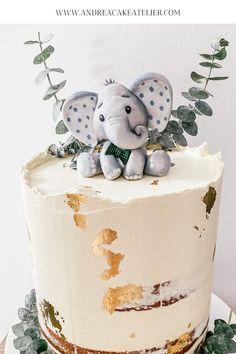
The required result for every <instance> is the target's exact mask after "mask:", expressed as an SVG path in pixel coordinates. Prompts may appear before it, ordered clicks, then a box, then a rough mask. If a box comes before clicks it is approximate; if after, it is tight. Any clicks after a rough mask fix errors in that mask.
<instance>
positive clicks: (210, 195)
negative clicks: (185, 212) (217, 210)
mask: <svg viewBox="0 0 236 354" xmlns="http://www.w3.org/2000/svg"><path fill="white" fill-rule="evenodd" d="M216 194H217V193H216V189H215V188H214V187H212V186H209V189H208V192H207V193H206V194H205V195H204V197H203V199H202V201H203V203H205V204H206V217H207V218H208V217H209V214H210V212H211V209H212V208H213V206H214V204H215V200H216Z"/></svg>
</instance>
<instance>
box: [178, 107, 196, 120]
mask: <svg viewBox="0 0 236 354" xmlns="http://www.w3.org/2000/svg"><path fill="white" fill-rule="evenodd" d="M177 116H178V118H179V119H181V120H182V121H183V122H192V121H194V120H195V119H196V114H195V113H194V112H193V111H192V110H191V109H190V108H189V107H188V106H179V107H178V109H177Z"/></svg>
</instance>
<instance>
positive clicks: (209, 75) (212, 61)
mask: <svg viewBox="0 0 236 354" xmlns="http://www.w3.org/2000/svg"><path fill="white" fill-rule="evenodd" d="M215 52H216V49H214V52H213V54H212V59H211V64H213V63H214V60H215V57H214V54H215ZM212 69H213V66H211V67H210V70H209V74H208V77H207V79H206V82H205V85H204V88H203V90H204V91H205V90H206V88H207V85H208V82H209V78H210V77H211V72H212Z"/></svg>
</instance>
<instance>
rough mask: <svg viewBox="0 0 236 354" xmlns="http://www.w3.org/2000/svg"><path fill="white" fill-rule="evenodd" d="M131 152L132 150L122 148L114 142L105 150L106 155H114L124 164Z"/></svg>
mask: <svg viewBox="0 0 236 354" xmlns="http://www.w3.org/2000/svg"><path fill="white" fill-rule="evenodd" d="M130 154H131V150H127V149H120V148H118V147H117V146H116V145H114V144H112V143H111V144H110V145H109V146H108V148H107V150H106V152H105V155H113V156H115V157H116V158H118V159H120V160H121V161H122V162H123V164H124V165H126V164H127V162H128V160H129V157H130Z"/></svg>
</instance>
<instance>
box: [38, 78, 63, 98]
mask: <svg viewBox="0 0 236 354" xmlns="http://www.w3.org/2000/svg"><path fill="white" fill-rule="evenodd" d="M65 84H66V80H63V81H62V82H60V83H59V84H57V85H52V86H49V88H48V89H47V91H46V92H45V94H44V97H43V99H44V101H46V100H49V99H50V98H51V97H52V96H54V95H55V94H56V93H57V92H58V91H60V90H61V89H62V88H63V87H64V86H65Z"/></svg>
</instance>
